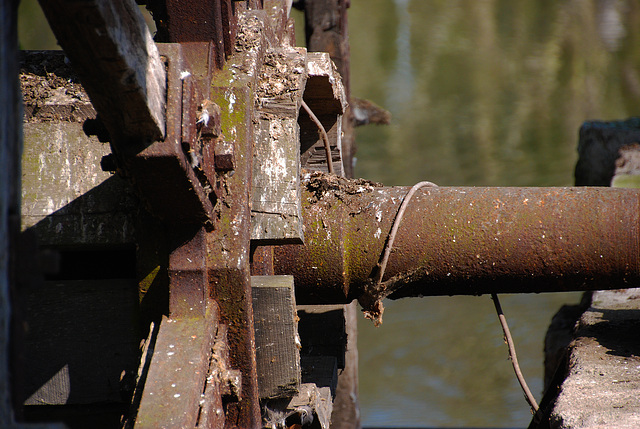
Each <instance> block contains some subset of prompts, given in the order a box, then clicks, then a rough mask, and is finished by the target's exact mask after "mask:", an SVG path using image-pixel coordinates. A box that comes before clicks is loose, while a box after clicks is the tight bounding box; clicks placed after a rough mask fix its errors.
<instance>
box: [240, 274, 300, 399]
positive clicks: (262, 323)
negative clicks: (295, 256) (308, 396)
mask: <svg viewBox="0 0 640 429" xmlns="http://www.w3.org/2000/svg"><path fill="white" fill-rule="evenodd" d="M251 290H252V295H253V319H254V326H255V332H256V361H257V365H258V392H259V395H260V398H261V399H265V398H268V399H273V398H286V397H292V396H294V395H295V394H296V393H297V392H298V386H299V385H300V377H301V374H300V352H299V350H298V346H297V344H296V341H298V340H297V339H298V330H297V322H296V310H295V308H296V306H295V293H294V289H293V277H292V276H253V277H251Z"/></svg>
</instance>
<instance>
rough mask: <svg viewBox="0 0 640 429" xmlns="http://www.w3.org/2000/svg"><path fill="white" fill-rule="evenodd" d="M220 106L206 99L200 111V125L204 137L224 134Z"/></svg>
mask: <svg viewBox="0 0 640 429" xmlns="http://www.w3.org/2000/svg"><path fill="white" fill-rule="evenodd" d="M220 114H221V110H220V106H218V105H217V104H216V103H214V102H213V101H211V100H204V101H203V102H202V104H201V105H200V109H199V111H198V125H199V126H200V127H201V128H200V135H201V136H202V137H203V138H215V137H220V136H221V135H222V124H221V120H220Z"/></svg>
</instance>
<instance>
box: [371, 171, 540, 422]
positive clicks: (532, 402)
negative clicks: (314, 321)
mask: <svg viewBox="0 0 640 429" xmlns="http://www.w3.org/2000/svg"><path fill="white" fill-rule="evenodd" d="M437 186H438V185H436V184H435V183H432V182H419V183H416V184H415V185H413V186H412V187H411V189H410V190H409V192H407V195H406V196H405V197H404V200H403V201H402V204H401V205H400V209H399V210H398V213H397V215H396V218H395V220H394V222H393V227H392V228H391V232H390V233H389V238H388V239H387V244H386V246H385V249H384V255H383V257H382V260H381V262H380V264H379V266H380V270H379V273H378V279H377V280H376V285H379V284H380V283H382V279H383V278H384V272H385V270H386V268H387V262H388V261H389V255H390V254H391V249H392V248H393V242H394V241H395V239H396V235H397V233H398V228H399V226H400V221H401V220H402V217H403V216H404V212H405V211H406V209H407V206H408V205H409V201H411V198H412V197H413V195H414V194H415V193H416V192H417V191H418V189H420V188H423V187H437ZM491 299H492V300H493V303H494V305H495V307H496V312H497V313H498V320H499V321H500V325H501V326H502V331H503V332H504V338H505V340H506V342H507V346H508V348H509V357H510V358H511V364H512V365H513V370H514V372H515V374H516V378H517V379H518V382H519V383H520V387H522V390H523V392H524V395H525V398H526V400H527V402H528V403H529V406H530V407H531V409H532V410H533V412H534V413H535V412H536V411H538V403H537V402H536V399H535V397H534V396H533V394H532V393H531V390H530V389H529V386H528V385H527V382H526V380H525V379H524V376H523V375H522V371H521V370H520V365H519V364H518V356H517V354H516V346H515V344H514V343H513V338H512V337H511V330H510V329H509V325H508V324H507V318H506V317H505V315H504V312H503V311H502V306H501V305H500V300H499V299H498V295H496V294H495V293H492V294H491ZM381 316H382V315H381V314H380V315H379V316H378V317H379V319H381ZM378 322H379V323H380V322H381V320H379V321H378Z"/></svg>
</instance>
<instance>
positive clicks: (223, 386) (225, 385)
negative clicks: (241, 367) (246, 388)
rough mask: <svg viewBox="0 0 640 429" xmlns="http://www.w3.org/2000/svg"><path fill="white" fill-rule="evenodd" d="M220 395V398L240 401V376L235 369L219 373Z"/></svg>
mask: <svg viewBox="0 0 640 429" xmlns="http://www.w3.org/2000/svg"><path fill="white" fill-rule="evenodd" d="M220 393H221V394H222V396H225V397H227V398H230V399H232V400H233V401H240V400H241V399H242V374H241V373H240V371H238V370H237V369H225V370H222V371H221V373H220Z"/></svg>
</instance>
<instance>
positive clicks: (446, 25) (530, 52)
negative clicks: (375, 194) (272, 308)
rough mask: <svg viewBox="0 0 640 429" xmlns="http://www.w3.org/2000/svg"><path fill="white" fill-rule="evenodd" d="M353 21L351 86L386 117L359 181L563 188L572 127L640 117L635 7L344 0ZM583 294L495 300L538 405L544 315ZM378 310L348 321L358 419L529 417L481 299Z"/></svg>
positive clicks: (541, 1) (572, 157)
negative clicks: (355, 325)
mask: <svg viewBox="0 0 640 429" xmlns="http://www.w3.org/2000/svg"><path fill="white" fill-rule="evenodd" d="M349 19H350V37H351V55H352V57H351V61H352V62H351V67H352V69H351V72H352V79H351V82H352V92H353V95H355V96H357V97H361V98H367V99H370V100H372V101H374V102H376V103H378V104H380V105H382V106H384V107H385V108H387V109H388V110H390V111H391V113H392V114H393V123H392V125H390V126H386V127H381V126H368V127H364V128H360V129H359V130H358V135H357V141H358V154H357V157H358V160H357V164H356V174H357V175H358V176H360V177H366V178H368V179H372V180H376V181H380V182H383V183H385V184H386V185H412V184H414V183H416V182H418V181H422V180H430V181H433V182H436V183H438V184H439V185H441V186H460V185H465V186H567V185H572V184H573V169H574V166H575V162H576V159H577V153H576V148H577V136H578V128H579V126H580V124H581V123H582V122H584V121H585V120H589V119H623V118H626V117H629V116H633V115H638V114H639V112H640V102H639V100H640V74H639V73H638V66H639V65H640V58H639V52H640V49H638V47H639V46H640V44H639V43H638V38H639V36H640V32H639V31H638V30H636V29H637V28H640V22H639V21H640V5H639V4H638V3H637V2H633V1H616V0H610V1H608V0H602V1H595V0H592V1H587V0H585V1H568V0H567V1H551V0H546V1H545V0H522V1H512V0H504V1H497V0H496V1H490V0H487V1H481V0H474V1H471V0H467V1H462V0H459V1H455V0H441V1H438V0H395V1H394V0H366V1H364V0H353V1H352V2H351V9H350V15H349ZM579 297H580V295H579V294H577V293H573V294H567V293H562V294H541V295H513V296H503V297H502V306H503V309H504V311H505V313H506V315H507V317H508V319H509V322H510V325H511V329H512V331H513V335H514V339H515V341H516V346H517V349H518V353H519V360H520V363H521V366H522V370H523V373H524V375H525V377H526V378H527V380H528V382H529V385H530V388H531V390H532V391H533V393H534V394H535V395H536V397H537V398H538V399H539V398H540V397H541V394H542V377H543V338H544V333H545V331H546V328H547V326H548V323H549V321H550V320H551V317H552V316H553V314H554V313H555V312H556V311H557V309H558V308H559V307H560V306H561V305H562V304H563V303H576V302H577V301H578V300H579ZM385 306H386V312H385V315H384V323H383V325H382V326H381V327H379V328H374V327H373V326H372V325H371V324H370V323H368V322H367V321H365V320H362V323H360V325H359V328H360V332H359V350H360V404H361V407H362V409H361V412H362V418H363V423H364V425H365V426H405V427H407V426H409V427H410V426H416V427H425V426H452V427H464V426H476V427H477V426H492V427H526V426H527V425H528V423H529V420H530V417H531V415H530V412H529V410H528V405H527V403H526V402H525V400H524V397H523V394H522V392H521V390H520V388H519V386H518V384H517V381H516V379H515V376H514V375H513V371H512V368H511V364H510V362H509V360H508V355H507V349H506V346H505V345H504V343H503V340H502V331H501V329H500V325H499V323H498V320H497V318H496V315H495V310H494V308H493V304H492V302H491V299H490V298H489V297H488V296H482V297H432V298H422V299H411V300H401V301H395V302H393V301H387V302H386V303H385Z"/></svg>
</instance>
